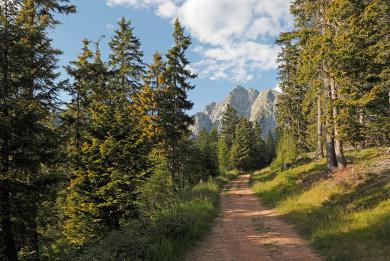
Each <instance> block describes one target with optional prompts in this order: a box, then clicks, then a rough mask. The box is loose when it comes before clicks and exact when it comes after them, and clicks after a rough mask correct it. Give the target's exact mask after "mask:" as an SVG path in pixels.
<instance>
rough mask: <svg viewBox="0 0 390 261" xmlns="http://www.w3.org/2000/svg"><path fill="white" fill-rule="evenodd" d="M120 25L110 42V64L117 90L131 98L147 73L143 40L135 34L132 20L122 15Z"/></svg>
mask: <svg viewBox="0 0 390 261" xmlns="http://www.w3.org/2000/svg"><path fill="white" fill-rule="evenodd" d="M118 27H119V29H117V30H115V33H114V36H113V37H112V39H111V41H110V43H109V46H110V49H111V54H110V57H109V64H110V67H111V72H112V74H114V77H113V80H114V81H115V82H114V85H115V86H116V88H117V91H118V92H120V93H122V94H123V96H124V97H127V98H129V96H130V95H131V94H133V93H135V92H137V91H138V90H139V89H140V87H141V85H142V83H141V79H142V76H143V75H144V73H145V65H144V62H143V61H142V58H143V52H142V51H141V42H140V41H139V39H138V38H137V37H136V36H135V35H134V28H132V27H131V22H130V21H126V19H125V18H124V17H122V18H121V19H120V20H119V22H118Z"/></svg>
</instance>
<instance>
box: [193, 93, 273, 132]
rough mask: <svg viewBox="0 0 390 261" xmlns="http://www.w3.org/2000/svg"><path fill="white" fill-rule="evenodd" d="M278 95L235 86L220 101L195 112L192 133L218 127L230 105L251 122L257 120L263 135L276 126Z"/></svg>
mask: <svg viewBox="0 0 390 261" xmlns="http://www.w3.org/2000/svg"><path fill="white" fill-rule="evenodd" d="M278 95H279V93H278V92H276V91H274V90H266V91H262V92H258V91H257V90H255V89H245V88H243V87H241V86H237V87H236V88H234V89H233V90H232V91H231V92H230V93H229V95H228V96H226V97H225V99H224V100H223V101H222V102H219V103H215V102H213V103H211V104H209V105H207V106H206V108H205V109H204V110H203V112H199V113H197V114H195V116H194V120H195V122H194V125H193V126H191V131H192V132H193V133H194V135H198V134H199V132H200V131H201V130H202V129H206V130H211V129H212V128H214V127H215V128H217V129H220V127H221V120H222V116H223V114H224V112H225V111H226V108H227V106H228V105H230V106H231V107H233V108H234V109H235V110H236V111H237V113H238V115H239V116H241V117H246V118H247V119H249V120H250V121H252V122H256V121H258V122H259V123H260V125H261V127H262V129H263V135H267V134H268V133H269V131H274V129H275V127H276V123H275V112H276V99H277V96H278Z"/></svg>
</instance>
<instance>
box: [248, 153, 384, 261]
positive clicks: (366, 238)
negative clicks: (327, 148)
mask: <svg viewBox="0 0 390 261" xmlns="http://www.w3.org/2000/svg"><path fill="white" fill-rule="evenodd" d="M347 158H348V161H349V162H351V163H353V164H351V165H352V168H350V169H348V170H347V171H344V172H343V173H338V174H336V175H334V176H329V175H328V174H327V172H326V166H325V161H324V160H316V161H312V162H310V163H307V164H303V165H300V166H296V167H293V168H291V169H288V170H285V171H280V170H272V169H270V168H268V169H264V170H261V171H259V172H256V173H254V174H253V175H252V179H251V181H252V189H253V190H254V192H255V193H256V194H257V195H258V196H259V197H260V198H261V199H262V200H263V202H264V203H265V204H266V205H267V206H269V207H273V208H275V210H276V211H277V212H279V213H280V214H281V215H282V216H283V217H284V218H285V219H286V221H287V222H289V223H292V224H294V225H295V227H296V229H297V230H298V231H299V232H300V233H301V234H302V235H303V236H304V237H305V238H306V239H307V240H308V241H309V243H310V244H311V245H312V247H313V248H314V249H316V250H317V251H318V252H319V254H320V255H321V256H323V257H324V259H326V260H346V261H347V260H348V261H349V260H375V261H376V260H390V246H389V242H390V169H389V165H388V162H389V160H390V157H389V155H386V153H385V149H378V148H369V149H366V150H363V151H355V152H351V153H348V154H347ZM385 161H386V162H387V163H385ZM386 164H387V165H386Z"/></svg>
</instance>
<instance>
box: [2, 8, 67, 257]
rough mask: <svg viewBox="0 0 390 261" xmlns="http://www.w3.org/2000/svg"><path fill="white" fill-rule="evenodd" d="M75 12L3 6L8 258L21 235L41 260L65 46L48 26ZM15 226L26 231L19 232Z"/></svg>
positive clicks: (26, 250) (23, 248)
mask: <svg viewBox="0 0 390 261" xmlns="http://www.w3.org/2000/svg"><path fill="white" fill-rule="evenodd" d="M73 11H74V7H73V6H70V5H67V3H66V2H65V1H58V0H51V1H44V2H42V1H33V0H25V1H5V2H3V3H2V5H1V8H0V35H1V39H2V40H1V41H2V44H1V46H0V56H1V59H0V67H1V68H0V77H1V96H0V99H1V100H0V106H1V107H0V118H1V127H0V129H1V131H0V165H1V167H0V171H1V172H0V186H1V195H0V197H1V203H0V208H1V223H2V224H1V229H2V240H3V242H4V245H5V248H4V256H5V257H4V258H5V259H7V260H17V254H18V253H17V250H16V247H15V241H16V240H15V239H16V238H17V240H18V242H19V249H18V251H19V254H20V255H21V256H23V257H24V258H31V259H39V249H38V244H39V242H38V236H37V235H38V234H37V233H38V232H37V223H36V217H37V212H38V208H39V204H40V197H39V195H40V193H43V191H44V190H43V188H42V186H41V184H42V183H44V182H45V181H44V180H45V179H46V177H45V175H44V174H43V172H42V167H43V166H44V165H46V166H47V165H48V164H50V162H51V160H50V159H51V158H52V157H53V153H54V152H55V151H56V146H55V145H56V144H55V143H53V142H52V141H53V137H54V135H55V134H54V131H53V129H52V128H51V126H50V120H51V113H52V111H53V110H54V109H55V107H56V104H55V103H56V95H57V92H58V90H59V89H60V88H61V84H58V83H57V82H56V80H57V76H58V75H57V73H56V72H55V71H56V69H57V55H58V54H60V51H59V50H56V49H54V48H53V47H52V44H51V39H50V38H49V37H48V36H47V29H48V28H51V27H53V26H55V25H56V24H57V23H58V21H57V20H55V19H54V16H55V13H64V14H67V13H71V12H73ZM27 195H28V196H27ZM14 197H15V198H14ZM19 197H20V198H24V200H23V201H18V200H16V198H19ZM13 204H18V206H13ZM12 209H19V210H21V211H20V212H13V211H12ZM22 212H24V213H22ZM26 212H27V213H30V215H28V216H27V215H26V214H25V213H26ZM13 215H15V217H13ZM13 220H18V223H17V224H16V223H14V221H13ZM16 226H18V228H20V230H19V231H24V232H22V233H24V234H20V235H17V234H16V233H15V232H14V229H15V227H16Z"/></svg>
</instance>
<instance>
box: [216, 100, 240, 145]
mask: <svg viewBox="0 0 390 261" xmlns="http://www.w3.org/2000/svg"><path fill="white" fill-rule="evenodd" d="M239 121H240V120H239V117H238V115H237V111H236V110H235V109H233V108H232V107H231V106H230V105H228V106H227V107H226V110H225V112H224V113H223V116H222V120H221V137H222V138H223V139H225V143H226V146H227V147H228V149H229V150H230V149H231V147H232V145H233V141H234V137H235V136H234V135H235V130H236V126H237V124H238V122H239Z"/></svg>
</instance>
